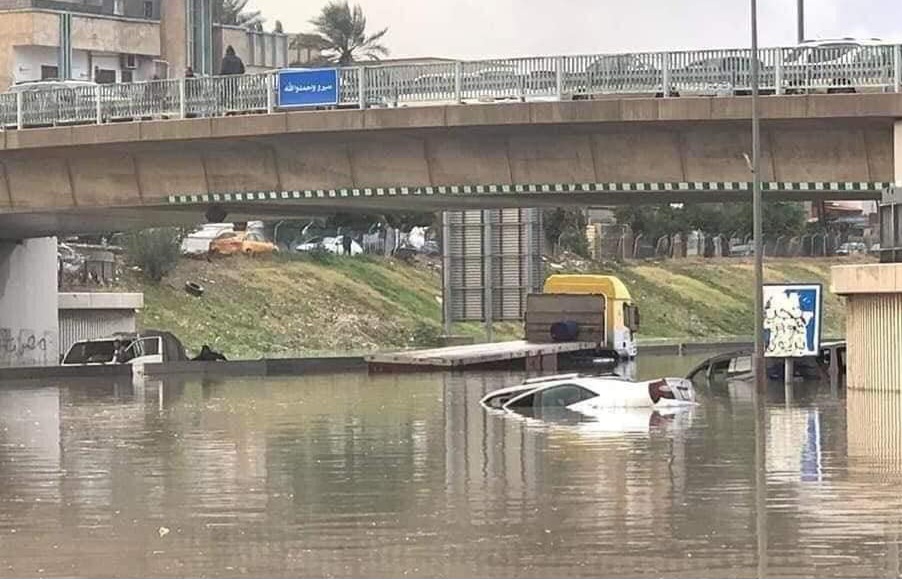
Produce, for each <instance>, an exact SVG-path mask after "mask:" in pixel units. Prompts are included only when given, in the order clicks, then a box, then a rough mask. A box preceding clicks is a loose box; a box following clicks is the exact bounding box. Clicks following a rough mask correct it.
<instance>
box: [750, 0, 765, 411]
mask: <svg viewBox="0 0 902 579" xmlns="http://www.w3.org/2000/svg"><path fill="white" fill-rule="evenodd" d="M751 4H752V6H751V8H752V66H751V73H752V222H753V224H754V226H753V228H754V238H755V325H754V327H755V354H754V356H753V357H752V362H753V366H754V371H755V386H756V388H757V390H758V392H759V393H763V392H764V390H765V388H766V380H767V379H766V376H765V368H764V294H763V291H764V288H763V285H764V264H763V255H762V253H763V245H764V244H763V240H762V239H761V237H762V232H761V219H762V215H761V213H762V208H761V175H760V173H759V168H760V165H761V127H760V121H759V111H758V96H759V95H758V92H759V90H758V85H759V80H760V79H759V70H758V0H751Z"/></svg>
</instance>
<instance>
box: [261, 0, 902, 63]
mask: <svg viewBox="0 0 902 579" xmlns="http://www.w3.org/2000/svg"><path fill="white" fill-rule="evenodd" d="M325 1H326V0H300V1H299V0H250V2H249V4H248V6H249V7H253V8H255V9H259V10H262V11H263V15H264V16H265V17H266V19H267V22H266V29H267V30H271V29H272V26H273V24H274V22H275V20H277V19H278V20H281V21H282V22H283V24H284V26H285V30H286V32H309V31H311V26H310V24H309V21H310V19H311V18H313V17H314V16H315V15H316V14H317V13H318V12H319V10H320V8H321V7H322V5H323V4H324V3H325ZM354 1H355V0H351V3H352V4H353V3H354ZM359 3H360V5H361V7H362V8H363V11H364V13H365V14H366V16H367V21H368V30H372V31H376V30H378V29H380V28H382V27H385V26H387V27H389V32H388V35H387V36H386V37H385V44H386V45H387V46H388V47H389V48H390V49H391V56H392V57H425V56H439V57H448V58H462V59H477V58H495V57H513V56H529V55H550V54H581V53H583V54H592V53H602V52H635V51H643V50H678V49H696V48H735V47H744V46H748V45H749V43H750V39H749V24H748V21H749V3H750V2H749V0H359ZM758 13H759V38H760V43H761V46H777V45H783V46H789V45H792V44H794V43H795V40H796V0H758ZM805 16H806V37H807V38H835V37H844V36H854V37H866V38H871V37H878V38H883V39H885V40H900V39H902V0H805Z"/></svg>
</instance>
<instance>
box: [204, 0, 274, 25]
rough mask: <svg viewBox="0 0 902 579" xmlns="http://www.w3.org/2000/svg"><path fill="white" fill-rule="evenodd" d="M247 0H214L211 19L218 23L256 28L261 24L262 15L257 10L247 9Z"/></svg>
mask: <svg viewBox="0 0 902 579" xmlns="http://www.w3.org/2000/svg"><path fill="white" fill-rule="evenodd" d="M248 1H249V0H214V2H213V20H214V21H216V22H219V23H220V24H227V25H231V26H243V27H245V28H251V29H253V28H256V26H257V25H258V24H260V25H262V24H263V20H264V18H263V15H262V14H261V12H260V11H259V10H247V3H248Z"/></svg>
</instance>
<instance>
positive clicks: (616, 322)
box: [543, 274, 639, 358]
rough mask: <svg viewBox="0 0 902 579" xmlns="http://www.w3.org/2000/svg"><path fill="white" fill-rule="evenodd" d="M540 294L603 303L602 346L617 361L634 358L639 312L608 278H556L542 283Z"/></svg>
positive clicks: (624, 290) (618, 283)
mask: <svg viewBox="0 0 902 579" xmlns="http://www.w3.org/2000/svg"><path fill="white" fill-rule="evenodd" d="M543 293H544V294H557V295H599V296H604V300H605V308H604V309H605V312H604V313H605V346H606V347H608V348H610V349H611V350H614V351H615V352H617V355H618V356H620V357H621V358H635V357H636V352H637V347H636V333H637V332H638V331H639V308H638V307H636V305H635V304H633V299H632V296H630V292H629V290H628V289H627V288H626V286H625V285H624V284H623V282H622V281H620V279H619V278H617V277H615V276H612V275H583V274H580V275H576V274H573V275H568V274H557V275H552V276H549V277H548V279H547V280H545V287H544V288H543Z"/></svg>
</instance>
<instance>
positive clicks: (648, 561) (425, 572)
mask: <svg viewBox="0 0 902 579" xmlns="http://www.w3.org/2000/svg"><path fill="white" fill-rule="evenodd" d="M696 361H697V358H676V357H671V358H667V357H664V358H648V359H646V360H643V361H642V363H641V365H640V368H639V374H640V375H641V376H651V375H655V374H657V373H669V374H682V373H684V372H685V371H686V370H687V369H688V368H689V367H690V366H692V365H693V363H694V362H696ZM520 378H522V376H519V375H516V374H507V373H496V372H493V373H474V374H466V375H445V374H429V375H399V376H391V375H380V376H372V377H371V376H367V375H361V374H348V375H335V376H319V377H304V378H291V379H266V380H256V379H254V380H242V379H235V380H221V381H220V380H204V381H201V380H193V379H187V380H181V381H176V380H167V381H166V382H164V383H158V382H152V381H150V382H148V383H147V384H145V385H143V386H132V385H131V384H124V383H120V384H113V383H104V382H77V383H75V382H73V383H66V384H57V385H53V384H41V385H34V384H29V385H14V384H4V385H2V386H0V575H2V576H18V577H22V576H67V577H107V576H125V575H128V576H164V577H174V576H185V575H190V576H210V577H215V576H228V577H235V576H269V577H277V576H340V577H363V576H367V577H374V576H422V577H475V576H479V577H514V576H519V577H552V576H587V577H588V576H620V577H630V576H644V577H661V576H664V577H676V576H679V577H697V576H720V577H752V576H759V575H770V576H810V575H818V576H839V575H855V576H875V577H876V576H879V577H887V576H891V577H896V576H898V575H899V571H900V562H899V541H900V532H902V510H900V506H902V493H900V492H899V489H900V483H902V405H900V404H899V401H898V399H891V398H888V397H883V398H881V397H879V396H876V395H868V394H861V393H858V392H852V393H850V394H848V395H846V393H845V392H842V391H841V392H838V393H837V392H831V390H830V388H829V387H827V386H822V385H817V384H799V385H798V386H797V387H796V389H795V392H794V393H793V394H794V395H793V398H792V401H791V402H787V401H786V400H785V399H784V397H783V386H782V384H780V385H775V387H774V389H773V390H772V392H771V393H770V395H769V396H768V404H767V408H766V412H764V413H762V414H760V416H761V418H760V419H757V420H756V415H758V414H756V412H755V411H754V405H753V403H752V401H751V395H750V392H749V391H748V390H747V388H744V387H742V386H734V387H714V388H709V389H704V390H702V391H701V392H700V393H699V394H700V396H701V398H702V400H701V404H700V405H699V406H698V407H697V408H696V409H695V410H694V411H692V412H691V413H690V414H688V415H683V416H680V417H679V419H677V420H668V419H665V418H662V417H660V416H657V415H654V414H652V413H644V414H643V413H642V412H638V413H619V414H615V415H611V416H607V417H605V418H604V419H603V420H600V421H591V420H584V421H572V420H571V421H567V422H558V423H542V422H535V421H527V420H524V419H518V418H515V417H505V416H498V415H495V414H487V413H486V412H484V411H483V410H482V408H481V407H480V406H479V404H478V400H479V398H480V397H481V395H482V394H483V393H485V392H486V391H488V390H491V389H494V388H497V387H501V386H504V385H508V384H512V383H515V382H516V381H517V380H519V379H520ZM756 422H757V425H758V427H759V428H758V429H757V432H759V433H761V435H760V438H758V439H757V440H759V441H761V440H763V441H764V444H763V445H762V444H758V445H757V448H758V451H757V452H756V434H755V433H756ZM756 464H760V465H761V467H762V471H761V475H760V476H758V472H757V471H756V467H755V466H756Z"/></svg>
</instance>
